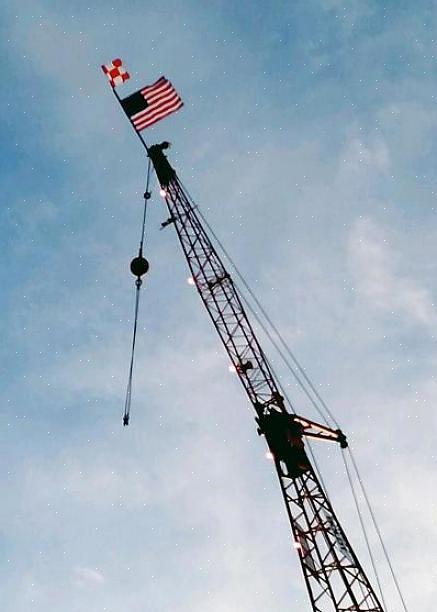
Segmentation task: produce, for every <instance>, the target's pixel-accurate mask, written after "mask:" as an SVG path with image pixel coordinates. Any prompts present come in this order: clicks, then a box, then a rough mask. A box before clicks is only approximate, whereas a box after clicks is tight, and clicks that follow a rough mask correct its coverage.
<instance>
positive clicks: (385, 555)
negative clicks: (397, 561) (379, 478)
mask: <svg viewBox="0 0 437 612" xmlns="http://www.w3.org/2000/svg"><path fill="white" fill-rule="evenodd" d="M347 450H348V451H349V455H350V458H351V462H352V465H353V467H354V470H355V473H356V475H357V479H358V482H359V484H360V487H361V491H362V493H363V497H364V499H365V502H366V505H367V508H368V510H369V514H370V517H371V519H372V523H373V526H374V528H375V531H376V534H377V536H378V539H379V543H380V544H381V548H382V550H383V553H384V557H385V560H386V561H387V565H388V567H389V569H390V573H391V576H392V579H393V582H394V585H395V588H396V591H397V593H398V595H399V599H400V600H401V602H402V607H403V609H404V611H405V612H408V608H407V604H406V603H405V599H404V597H403V594H402V591H401V587H400V586H399V582H398V579H397V576H396V574H395V571H394V569H393V565H392V563H391V560H390V555H389V554H388V551H387V548H386V546H385V543H384V540H383V537H382V534H381V531H380V529H379V526H378V523H377V521H376V517H375V513H374V511H373V507H372V505H371V503H370V500H369V497H368V495H367V491H366V488H365V486H364V483H363V479H362V478H361V475H360V472H359V470H358V465H357V462H356V461H355V457H354V455H353V453H352V450H351V449H350V448H348V449H347Z"/></svg>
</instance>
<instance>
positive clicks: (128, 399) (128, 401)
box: [123, 278, 142, 425]
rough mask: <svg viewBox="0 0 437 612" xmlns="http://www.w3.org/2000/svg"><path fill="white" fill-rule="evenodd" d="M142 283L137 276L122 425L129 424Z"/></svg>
mask: <svg viewBox="0 0 437 612" xmlns="http://www.w3.org/2000/svg"><path fill="white" fill-rule="evenodd" d="M141 285H142V280H141V279H140V278H137V280H136V281H135V286H136V292H135V316H134V330H133V335H132V351H131V358H130V366H129V376H128V381H127V387H126V399H125V402H124V415H123V425H129V415H130V405H131V399H132V375H133V369H134V357H135V342H136V338H137V324H138V307H139V304H140V289H141Z"/></svg>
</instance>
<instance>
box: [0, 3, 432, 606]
mask: <svg viewBox="0 0 437 612" xmlns="http://www.w3.org/2000/svg"><path fill="white" fill-rule="evenodd" d="M435 8H436V4H435V2H432V1H430V2H426V1H423V0H418V1H417V2H414V3H411V2H406V1H405V0H396V1H394V0H388V1H387V2H384V3H382V2H380V1H379V0H349V1H348V2H345V1H344V0H343V1H340V0H295V1H294V2H285V1H283V0H282V1H280V0H270V1H269V2H260V1H259V0H255V2H248V1H247V0H244V1H243V2H238V3H237V2H235V3H234V2H229V1H227V2H226V1H225V0H222V1H219V0H210V1H209V2H207V3H206V2H200V1H198V0H197V1H195V0H187V1H186V2H184V3H183V4H182V3H181V2H179V1H176V0H166V1H165V2H162V1H161V2H157V1H156V0H151V1H149V2H147V3H145V2H140V1H129V2H127V1H125V2H123V3H121V2H113V3H111V4H110V5H108V3H107V2H102V1H100V0H96V1H95V2H93V3H92V5H88V4H87V3H85V2H77V1H76V2H74V1H73V2H68V3H59V2H55V1H50V0H45V1H33V0H26V2H2V6H1V13H2V18H1V22H0V28H1V38H0V40H1V42H0V44H1V51H2V57H3V92H2V101H1V106H0V109H1V110H0V113H1V120H2V139H1V144H0V147H1V148H0V154H1V159H2V165H1V169H0V173H1V174H0V176H1V190H2V195H3V197H2V205H1V209H0V216H1V222H0V237H1V242H2V253H3V255H2V258H1V263H0V278H1V286H2V291H1V293H0V303H1V311H2V318H1V327H2V343H1V346H0V352H1V359H0V367H1V370H0V372H1V386H0V397H1V408H2V426H1V428H0V431H1V443H0V457H1V462H2V466H3V469H2V471H1V474H0V487H1V492H2V493H1V499H2V503H1V505H0V519H1V520H0V550H1V554H0V575H1V577H2V578H1V581H0V601H1V608H2V611H3V612H29V611H32V612H47V611H48V610H56V611H57V612H79V611H80V612H82V611H83V610H87V612H120V610H125V611H126V612H168V610H172V611H174V612H188V611H189V612H204V611H205V610H207V611H208V612H253V611H254V610H257V611H259V612H282V611H284V612H286V611H288V610H302V611H306V610H308V611H309V610H310V604H309V601H308V598H307V594H306V591H305V587H304V582H303V579H302V576H301V570H300V567H299V565H298V559H297V557H296V553H295V551H294V550H293V547H292V542H291V536H290V529H289V525H288V524H287V521H286V516H285V511H284V507H283V505H282V500H281V495H280V491H279V489H278V483H277V478H276V476H275V474H274V467H273V464H272V463H271V462H270V461H268V460H267V459H266V458H265V456H264V455H265V444H264V442H263V440H262V439H260V438H259V437H258V436H257V434H256V426H255V423H254V420H253V414H252V411H251V408H250V405H249V402H248V400H247V398H246V397H245V395H244V392H243V389H242V388H241V387H240V385H239V382H238V380H237V379H236V377H235V375H232V374H231V373H230V372H229V371H228V361H227V358H226V355H225V352H224V350H223V348H222V347H221V345H220V342H219V339H218V337H217V336H216V334H215V331H214V329H213V327H212V325H211V323H210V321H209V319H208V316H207V314H206V313H205V312H204V309H203V306H202V304H201V301H200V299H199V297H198V296H197V294H196V291H195V289H194V288H193V287H192V286H190V285H189V284H188V283H187V276H188V270H187V266H186V263H185V261H184V258H183V254H182V252H181V250H180V247H179V245H178V242H177V239H176V235H175V233H174V230H173V228H172V227H169V228H167V229H165V230H164V231H159V227H160V223H161V222H162V221H163V220H165V218H166V213H165V210H164V207H163V203H162V201H161V200H160V198H159V194H158V189H157V187H156V184H155V183H153V185H152V191H153V195H152V199H151V201H150V208H149V214H148V223H147V238H146V253H145V254H146V257H147V258H148V260H149V262H150V271H149V273H148V275H147V279H146V281H145V284H144V287H143V290H142V302H141V312H140V327H139V335H138V340H137V348H138V351H137V361H136V365H135V373H134V386H133V401H132V412H131V425H130V426H129V427H125V428H123V427H122V420H121V419H122V412H123V402H124V393H125V387H126V381H127V373H128V363H129V353H130V342H131V333H132V315H133V307H134V279H133V277H132V276H131V275H130V272H129V262H130V260H131V258H132V257H134V256H135V255H136V252H137V249H138V241H139V233H140V223H141V214H142V204H143V199H142V194H143V192H144V188H145V177H146V166H147V160H146V157H145V153H144V150H143V149H142V148H141V146H140V143H139V142H138V139H137V137H136V135H135V133H134V132H133V131H132V129H131V127H130V126H129V124H128V122H127V120H126V118H125V117H124V116H123V113H122V112H121V109H120V108H119V107H118V106H117V103H116V100H115V99H114V97H113V95H112V93H111V90H110V87H109V86H108V83H107V80H106V79H105V77H104V75H103V73H102V72H101V69H100V65H101V64H102V63H106V62H109V61H111V60H112V59H113V58H115V57H121V58H122V59H123V60H124V62H125V63H126V65H127V67H128V69H129V72H130V73H131V77H132V78H131V80H130V81H129V82H128V83H126V84H125V85H124V86H123V88H120V89H119V92H120V95H122V96H124V95H127V94H129V93H131V92H133V91H135V90H136V89H138V88H140V87H142V86H143V85H146V84H150V83H152V82H153V81H154V80H156V79H157V78H158V77H159V76H161V75H162V74H163V75H165V76H166V77H167V78H169V79H170V80H171V81H172V82H173V84H174V85H175V87H176V88H177V90H178V91H179V92H180V95H181V96H182V98H183V100H184V104H185V105H184V108H183V109H182V110H181V111H180V112H178V113H177V114H174V115H172V116H171V117H169V118H167V119H165V120H164V121H162V122H160V123H158V124H156V126H155V127H153V128H150V129H148V130H147V132H145V133H144V134H145V137H146V140H147V141H148V142H149V143H154V142H160V141H162V140H169V141H171V142H172V143H173V147H172V148H171V149H170V152H169V159H170V161H171V163H172V164H173V165H174V167H175V168H176V170H177V172H178V174H179V176H180V177H181V179H182V181H183V182H184V184H185V185H186V186H187V187H188V189H189V191H190V193H191V195H192V196H193V197H194V199H195V201H196V202H197V203H198V205H199V207H200V210H201V211H202V213H203V214H204V215H205V216H206V217H207V219H208V222H209V223H210V224H211V226H212V227H213V228H214V231H215V232H216V233H217V235H218V236H219V237H220V239H221V241H222V242H223V243H224V245H225V246H226V248H227V250H228V251H229V252H230V253H231V254H232V257H233V259H234V260H235V261H236V262H237V264H238V267H239V269H240V271H241V272H242V274H243V275H244V276H245V278H246V279H247V281H248V282H249V284H250V285H251V286H252V287H253V288H254V291H255V292H256V295H257V297H258V299H259V300H260V301H261V303H262V304H263V305H264V307H265V308H266V310H267V311H268V312H269V314H270V316H271V318H272V319H273V320H274V321H275V323H276V325H277V326H278V327H279V328H280V329H281V331H282V334H283V336H284V337H285V338H286V340H287V342H288V343H289V345H290V347H291V348H292V349H293V351H294V352H295V353H296V355H297V356H298V358H299V359H300V361H301V363H302V364H303V365H304V366H305V368H306V371H307V373H308V374H309V375H310V377H311V379H312V380H313V381H314V383H315V385H316V386H317V389H318V390H319V392H320V393H321V395H322V396H323V398H324V399H325V401H326V402H327V404H328V405H329V406H330V408H331V410H332V412H333V413H334V414H335V416H336V418H337V420H338V421H339V422H340V424H341V427H342V429H343V430H344V432H345V433H346V434H347V435H348V438H349V440H350V443H351V447H352V448H353V450H354V453H355V456H356V459H357V462H358V464H359V466H360V469H361V472H362V475H363V479H364V481H365V483H366V486H367V490H368V494H369V497H370V499H371V501H372V503H373V507H374V510H375V514H376V516H377V520H378V524H379V526H380V528H381V531H382V533H383V536H384V541H385V543H386V546H387V549H388V550H389V552H390V555H391V559H392V563H393V566H394V568H395V571H396V574H397V577H398V580H399V582H400V584H401V588H402V591H403V593H404V597H405V600H406V602H407V605H408V607H409V609H410V610H420V611H421V612H435V595H436V586H435V585H436V584H437V555H436V550H437V529H436V527H437V525H436V523H437V487H436V471H435V470H436V450H435V442H436V430H437V418H436V400H437V382H436V377H435V371H436V364H437V342H436V325H437V308H436V302H435V300H436V299H437V286H436V281H435V278H436V264H435V261H436V256H437V246H436V245H437V198H436V191H437V177H436V175H435V157H436V144H435V143H436V142H437V140H436V134H437V106H436V102H437V100H436V95H437V94H436V87H435V85H436V78H435V74H436V72H435V71H436V62H435V53H436V48H437V43H436V37H437V34H436V32H437V30H436V27H437V17H436V11H435ZM261 341H262V343H263V346H264V347H265V351H266V353H267V354H268V355H269V357H270V358H271V359H272V361H273V363H274V365H275V369H276V370H277V371H278V376H280V377H281V383H282V384H283V385H284V386H285V388H286V389H287V392H288V393H289V395H290V397H291V399H292V401H293V405H294V407H295V409H296V411H297V412H298V413H299V414H306V415H307V416H309V417H310V418H317V414H315V413H314V411H313V409H312V407H311V406H310V405H308V402H307V401H306V399H305V398H304V397H303V396H302V394H300V393H299V390H298V388H297V387H296V385H295V383H294V381H293V380H292V378H291V375H290V374H289V373H288V372H287V370H286V369H285V368H283V367H282V365H281V363H280V361H279V360H278V358H277V356H276V355H275V354H274V352H273V351H272V350H271V347H270V346H269V345H268V344H266V339H265V338H263V337H261ZM314 448H315V453H316V456H317V459H318V462H319V464H320V465H322V466H323V478H324V480H325V481H326V483H327V487H328V489H329V492H330V496H331V500H332V502H333V504H334V506H335V508H336V511H337V513H338V515H339V518H340V520H341V521H342V524H343V526H344V528H345V530H346V532H347V534H348V536H349V538H350V540H351V542H352V543H353V545H354V547H355V549H356V551H357V553H358V554H359V557H360V559H361V560H362V563H363V565H364V567H365V568H366V570H368V573H369V577H370V579H371V580H372V581H373V583H374V582H375V580H374V578H373V576H372V573H371V568H370V564H369V559H368V557H367V556H366V550H365V546H364V543H363V537H362V534H361V531H360V528H359V522H358V518H357V515H356V513H355V509H354V505H353V499H352V496H351V492H350V489H349V487H348V483H347V479H346V475H345V472H344V467H343V462H342V458H341V456H340V455H341V452H342V451H341V450H340V449H339V448H337V447H332V448H331V447H329V446H327V445H321V446H319V447H317V448H316V447H314ZM367 519H368V517H366V520H367ZM371 540H372V543H373V545H374V547H375V555H376V558H377V560H378V567H380V569H381V576H382V581H383V584H384V589H385V593H386V600H387V611H390V612H397V611H398V610H401V606H400V603H399V599H398V598H397V596H396V593H395V591H394V589H393V586H392V583H391V581H390V576H389V572H388V571H387V567H386V565H384V560H383V556H382V554H381V551H380V549H378V545H377V544H378V543H377V540H376V538H375V535H374V534H373V533H372V534H371Z"/></svg>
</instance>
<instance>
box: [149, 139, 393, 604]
mask: <svg viewBox="0 0 437 612" xmlns="http://www.w3.org/2000/svg"><path fill="white" fill-rule="evenodd" d="M168 147H169V143H168V142H161V143H160V144H155V145H152V146H149V147H147V153H148V156H149V158H150V160H151V163H152V165H153V167H154V170H155V172H156V176H157V178H158V182H159V184H160V186H161V195H162V196H163V197H164V199H165V202H166V205H167V208H168V213H169V217H168V219H167V221H165V222H164V223H163V225H164V226H167V225H174V227H175V229H176V233H177V236H178V238H179V242H180V245H181V247H182V250H183V252H184V255H185V258H186V261H187V263H188V267H189V269H190V272H191V278H192V279H193V283H194V285H195V286H196V288H197V291H198V293H199V295H200V298H201V300H202V302H203V304H204V306H205V308H206V310H207V312H208V314H209V316H210V318H211V320H212V322H213V325H214V327H215V329H216V331H217V333H218V335H219V336H220V339H221V341H222V343H223V345H224V347H225V349H226V351H227V354H228V356H229V358H230V360H231V363H232V365H233V369H234V370H235V372H236V373H237V375H238V377H239V380H240V382H241V384H242V385H243V387H244V390H245V391H246V394H247V396H248V398H249V400H250V402H251V404H252V406H253V408H254V410H255V413H256V415H255V420H256V424H257V431H258V434H259V435H261V436H264V437H265V440H266V442H267V445H268V448H269V452H270V453H271V456H272V458H273V460H274V465H275V468H276V471H277V475H278V479H279V484H280V489H281V493H282V497H283V500H284V503H285V509H286V513H287V516H288V519H289V522H290V527H291V531H292V535H293V541H294V547H295V548H296V550H297V552H298V555H299V560H300V566H301V569H302V573H303V577H304V580H305V583H306V586H307V590H308V595H309V599H310V602H311V606H312V610H313V612H351V611H355V612H384V610H383V608H382V606H381V603H380V601H379V599H378V597H377V595H376V593H375V591H374V590H373V588H372V586H371V584H370V582H369V580H368V578H367V576H366V573H365V571H364V569H363V567H362V566H361V564H360V562H359V560H358V558H357V556H356V554H355V552H354V550H353V548H352V546H351V544H350V542H349V540H348V538H347V536H346V534H345V532H344V530H343V528H342V526H341V524H340V522H339V520H338V518H337V516H336V514H335V511H334V509H333V507H332V505H331V502H330V500H329V499H328V496H327V494H326V492H325V490H324V488H323V487H322V485H321V482H320V480H319V478H318V476H317V474H316V471H315V469H314V467H313V465H312V463H311V461H310V459H309V458H308V454H307V452H306V447H305V440H306V439H316V440H325V441H329V442H333V443H337V444H339V445H340V447H341V448H346V447H347V445H348V443H347V439H346V436H345V435H344V433H343V432H342V431H341V430H340V429H335V430H334V429H331V428H329V427H327V426H325V425H323V424H320V423H316V422H314V421H312V420H310V419H308V418H306V417H304V416H300V415H298V414H296V413H295V412H294V410H293V407H292V406H287V405H286V401H285V398H284V397H283V396H282V395H281V392H280V387H279V384H278V381H277V380H275V376H274V374H273V373H272V370H271V367H270V365H269V362H268V360H267V358H266V356H265V354H264V352H263V350H262V348H261V346H260V343H259V341H258V339H257V337H256V334H255V332H254V329H253V326H252V324H251V322H250V320H249V318H248V316H247V314H246V311H245V308H244V306H243V302H242V299H241V297H240V295H239V293H238V291H237V289H236V286H235V285H234V281H233V280H232V277H231V275H230V273H229V272H228V270H227V269H226V267H225V265H224V263H223V261H222V259H221V258H220V256H219V254H218V253H217V250H216V249H215V247H214V245H213V243H212V241H211V239H210V237H209V236H208V233H207V232H206V231H205V228H204V227H203V224H202V222H201V218H200V216H199V215H198V213H197V211H196V206H195V204H194V202H193V200H192V199H191V197H190V196H189V194H188V193H187V191H186V189H185V188H184V186H183V185H182V183H181V181H180V180H179V177H178V175H177V174H176V171H175V170H174V168H173V167H172V166H171V164H170V162H169V161H168V159H167V156H166V155H165V153H164V151H165V150H166V149H168Z"/></svg>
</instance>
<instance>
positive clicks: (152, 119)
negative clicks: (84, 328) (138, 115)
mask: <svg viewBox="0 0 437 612" xmlns="http://www.w3.org/2000/svg"><path fill="white" fill-rule="evenodd" d="M183 105H184V103H183V102H182V100H181V99H179V100H177V101H176V102H173V103H172V104H169V105H167V106H166V107H163V108H162V109H160V110H159V111H157V112H155V113H154V114H153V115H150V116H148V117H145V118H144V119H143V121H141V122H139V123H138V124H136V125H135V129H136V130H137V131H138V132H140V131H141V130H143V129H144V128H146V127H149V126H150V125H152V124H153V123H156V121H159V120H160V119H163V118H164V117H166V116H167V115H171V113H174V112H175V111H177V110H179V109H180V108H182V106H183Z"/></svg>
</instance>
